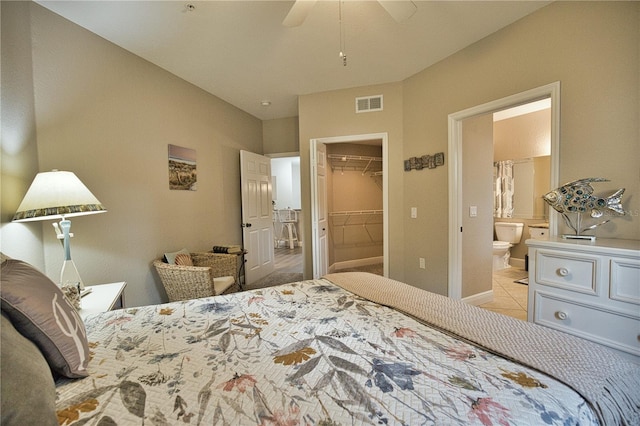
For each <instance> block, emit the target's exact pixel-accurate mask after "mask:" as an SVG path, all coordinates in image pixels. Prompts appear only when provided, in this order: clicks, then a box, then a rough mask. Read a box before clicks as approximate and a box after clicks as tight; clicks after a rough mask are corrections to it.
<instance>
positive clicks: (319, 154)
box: [311, 142, 329, 278]
mask: <svg viewBox="0 0 640 426" xmlns="http://www.w3.org/2000/svg"><path fill="white" fill-rule="evenodd" d="M311 165H312V168H313V167H315V177H316V178H315V179H314V180H313V181H312V183H311V191H312V196H313V197H314V199H315V200H316V204H315V209H313V212H312V227H313V230H312V231H313V237H314V238H313V242H314V243H315V244H314V247H313V258H314V259H313V278H320V277H321V276H323V275H325V274H326V273H327V272H328V269H329V258H328V254H329V242H328V240H327V229H328V223H327V171H326V168H327V147H326V145H325V144H323V143H320V142H318V143H317V144H316V149H315V150H311ZM313 175H314V174H313V173H312V176H313Z"/></svg>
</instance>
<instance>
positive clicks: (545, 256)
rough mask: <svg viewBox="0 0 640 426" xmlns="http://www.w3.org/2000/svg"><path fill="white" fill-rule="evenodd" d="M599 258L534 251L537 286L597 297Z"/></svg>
mask: <svg viewBox="0 0 640 426" xmlns="http://www.w3.org/2000/svg"><path fill="white" fill-rule="evenodd" d="M601 262H602V261H601V258H599V257H596V256H588V255H579V254H571V253H565V252H557V251H552V250H549V251H547V250H537V251H536V270H535V280H536V283H537V284H544V285H549V286H553V287H559V288H564V289H568V290H572V291H578V292H581V293H586V294H592V295H597V282H598V274H599V273H600V269H601Z"/></svg>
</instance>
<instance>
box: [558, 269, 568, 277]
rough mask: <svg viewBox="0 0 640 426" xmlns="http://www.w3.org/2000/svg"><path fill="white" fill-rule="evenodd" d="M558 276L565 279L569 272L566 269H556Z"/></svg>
mask: <svg viewBox="0 0 640 426" xmlns="http://www.w3.org/2000/svg"><path fill="white" fill-rule="evenodd" d="M558 275H560V276H561V277H566V276H567V275H569V270H568V269H567V268H560V269H558Z"/></svg>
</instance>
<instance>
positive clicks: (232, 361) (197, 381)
mask: <svg viewBox="0 0 640 426" xmlns="http://www.w3.org/2000/svg"><path fill="white" fill-rule="evenodd" d="M85 327H86V336H87V341H88V347H89V359H90V360H89V361H88V363H87V365H88V367H87V371H86V374H87V375H88V376H87V377H84V378H79V379H78V378H75V379H70V378H63V377H59V378H58V379H57V380H56V384H55V386H56V387H55V392H56V397H55V410H56V414H57V420H58V422H59V424H63V425H85V424H99V425H113V424H117V425H129V424H132V425H133V424H140V425H141V424H152V425H173V424H193V425H200V424H202V425H204V424H206V425H211V424H214V425H215V424H220V425H223V424H233V425H235V424H243V425H244V424H247V425H253V424H260V425H297V424H308V425H347V424H385V425H387V424H388V425H392V424H393V425H418V424H460V425H468V424H478V425H506V424H514V425H515V424H523V425H524V424H526V425H530V424H562V425H569V424H580V425H589V424H639V422H640V417H639V414H638V412H639V406H640V403H639V400H640V377H639V373H640V370H639V368H638V365H637V364H635V363H632V362H628V361H626V360H625V359H623V358H621V357H618V356H617V355H616V354H614V353H612V352H610V351H609V350H607V349H605V348H603V347H600V346H599V345H595V344H591V343H589V342H586V341H583V340H581V339H578V338H575V337H572V336H568V335H565V334H562V333H558V332H555V331H553V330H548V329H545V328H542V327H539V326H535V325H532V324H529V323H526V322H523V321H519V320H516V319H512V318H508V317H504V316H502V315H499V314H495V313H492V312H488V311H484V310H481V309H479V308H476V307H474V306H470V305H467V304H465V303H463V302H460V301H454V300H451V299H449V298H446V297H443V296H438V295H435V294H432V293H428V292H424V291H421V290H418V289H416V288H414V287H411V286H408V285H405V284H402V283H399V282H397V281H393V280H390V279H387V278H383V277H379V276H376V275H372V274H366V273H342V274H329V275H327V276H325V277H323V278H322V279H318V280H309V281H302V282H297V283H291V284H285V285H281V286H277V287H271V288H266V289H261V290H253V291H246V292H242V293H235V294H230V295H222V296H216V297H211V298H204V299H196V300H189V301H183V302H173V303H168V304H162V305H154V306H144V307H135V308H128V309H123V310H118V311H112V312H106V313H102V314H97V315H94V316H91V317H89V318H87V319H86V320H85ZM558 342H561V343H562V344H561V345H560V346H559V345H558ZM505 348H506V349H505ZM592 363H598V367H597V368H595V367H593V365H592ZM547 364H552V365H551V366H548V365H547ZM552 375H554V376H556V377H555V378H554V377H552Z"/></svg>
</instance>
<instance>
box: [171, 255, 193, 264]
mask: <svg viewBox="0 0 640 426" xmlns="http://www.w3.org/2000/svg"><path fill="white" fill-rule="evenodd" d="M175 264H176V265H181V266H193V260H191V255H190V254H187V253H178V254H177V255H176V261H175Z"/></svg>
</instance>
